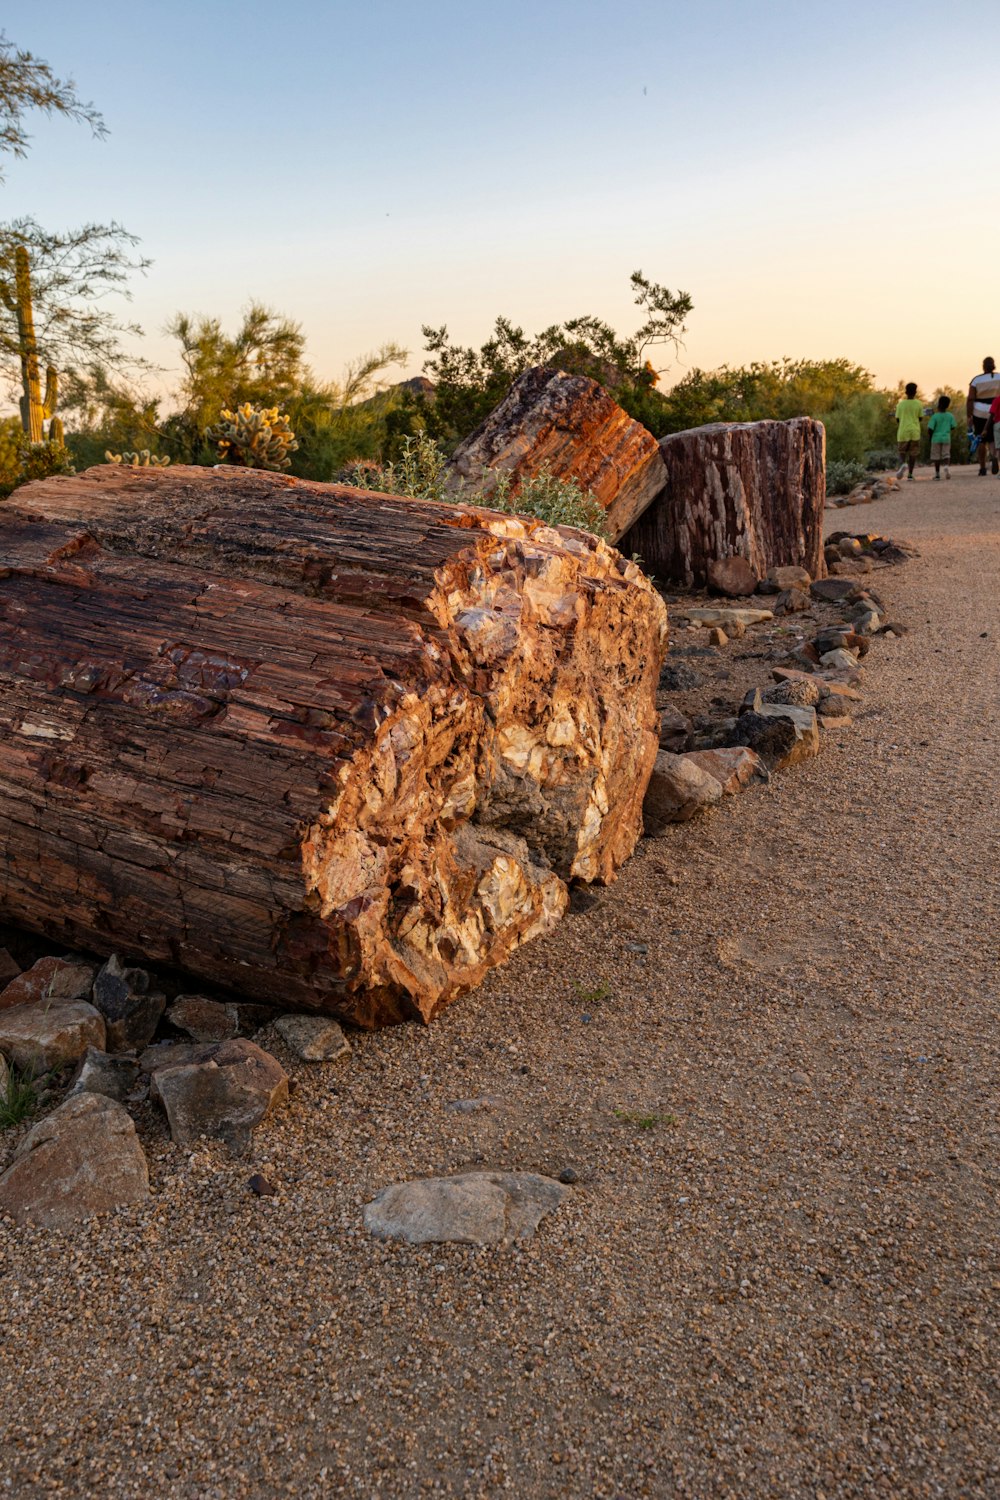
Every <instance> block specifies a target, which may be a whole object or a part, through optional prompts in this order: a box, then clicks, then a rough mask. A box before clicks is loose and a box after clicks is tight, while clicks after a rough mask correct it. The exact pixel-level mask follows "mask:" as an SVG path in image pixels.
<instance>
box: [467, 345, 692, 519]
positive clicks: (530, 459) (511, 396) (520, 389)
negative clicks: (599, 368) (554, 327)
mask: <svg viewBox="0 0 1000 1500" xmlns="http://www.w3.org/2000/svg"><path fill="white" fill-rule="evenodd" d="M543 469H546V470H548V472H549V473H550V474H552V475H553V477H554V478H556V479H573V480H576V482H577V483H578V484H579V485H580V486H581V488H582V489H585V490H589V491H590V493H591V494H592V495H593V497H594V499H595V500H596V501H597V502H598V503H599V504H600V505H601V506H603V508H604V511H605V513H606V516H607V520H606V523H605V524H606V527H607V534H608V536H609V537H611V539H612V541H617V539H618V538H619V537H620V536H622V534H623V533H624V532H625V531H627V530H628V528H629V527H630V526H631V525H632V522H633V521H634V520H635V518H636V517H637V516H638V515H641V513H642V512H643V511H644V510H645V508H646V506H647V505H649V504H650V503H651V502H652V501H653V500H654V499H655V497H656V496H657V495H658V494H659V493H660V491H661V490H662V488H663V486H664V484H665V482H666V477H667V476H666V472H665V470H664V468H663V463H662V461H661V459H660V454H659V450H658V448H657V443H656V439H655V438H654V437H653V435H652V433H650V432H647V430H646V428H645V427H643V426H642V425H641V423H639V422H635V421H633V420H632V418H631V417H630V416H629V415H628V413H627V412H625V411H623V410H622V408H621V407H620V406H619V405H618V404H617V403H616V402H615V401H614V400H612V398H611V397H610V396H609V395H608V393H607V391H606V390H605V389H604V387H603V386H601V385H598V383H597V381H596V380H589V379H587V377H586V376H584V375H568V374H567V373H566V371H565V370H551V369H548V368H546V367H544V366H539V367H538V368H536V369H533V370H526V371H525V372H524V374H523V375H520V376H518V378H517V380H515V382H514V384H513V385H512V386H511V388H510V391H509V392H508V393H507V395H506V396H505V397H504V399H503V401H501V402H500V405H499V406H498V407H496V408H495V410H494V411H492V412H490V414H489V416H488V417H487V418H486V420H485V422H482V423H481V424H480V425H479V426H478V427H477V428H476V430H475V432H473V433H471V434H470V435H469V437H467V438H466V439H465V441H464V442H463V443H460V444H459V446H458V448H457V449H456V450H455V453H454V454H453V456H452V460H451V468H450V473H449V478H448V484H449V488H450V492H451V493H453V494H455V495H456V496H459V497H460V496H461V495H462V494H469V493H474V492H477V491H478V492H479V493H480V494H483V495H486V496H489V495H491V494H492V493H493V490H494V488H495V486H496V482H497V475H498V474H499V473H500V472H501V471H505V472H507V473H508V474H510V476H511V480H512V483H513V488H514V492H515V494H516V491H517V489H518V487H519V485H520V484H521V483H522V482H523V481H524V480H525V479H532V478H534V477H535V475H537V474H539V473H540V472H541V471H542V470H543Z"/></svg>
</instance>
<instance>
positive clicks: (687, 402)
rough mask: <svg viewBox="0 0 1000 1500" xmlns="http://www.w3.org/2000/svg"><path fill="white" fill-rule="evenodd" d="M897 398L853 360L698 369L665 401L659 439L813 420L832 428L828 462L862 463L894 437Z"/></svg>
mask: <svg viewBox="0 0 1000 1500" xmlns="http://www.w3.org/2000/svg"><path fill="white" fill-rule="evenodd" d="M895 399H896V398H895V396H894V395H893V394H892V393H891V392H889V391H880V390H877V389H876V388H875V383H874V380H873V378H872V376H871V374H870V373H869V372H868V371H867V370H865V369H862V367H861V366H860V365H853V364H851V362H850V361H849V360H846V359H826V360H815V361H814V360H790V359H784V360H773V361H771V363H769V364H762V363H756V364H752V365H746V366H743V367H741V368H739V369H735V370H732V369H730V368H729V367H728V366H726V365H724V366H723V367H722V368H721V369H719V370H707V371H706V370H692V371H691V373H690V374H689V375H686V376H685V377H684V379H683V380H681V381H679V382H678V384H677V385H675V386H674V388H673V390H671V391H668V392H667V393H666V395H665V396H664V397H663V405H662V407H661V408H660V409H659V413H658V415H657V416H656V420H655V421H651V420H650V419H649V418H644V419H643V420H645V421H646V424H647V426H649V427H650V430H651V431H652V432H653V434H654V436H656V437H663V436H665V435H666V434H667V433H670V432H680V431H682V430H683V429H685V428H688V427H700V426H701V425H702V424H703V423H705V422H760V421H763V420H765V419H766V418H774V419H777V420H779V421H786V420H787V419H788V418H789V417H814V418H815V419H816V420H817V421H819V422H822V423H823V425H824V427H825V428H826V450H827V457H828V458H829V459H830V460H832V461H843V462H847V461H853V462H858V463H860V462H863V461H864V458H865V455H866V453H867V452H868V451H869V450H870V449H872V448H880V447H884V446H888V445H889V444H891V443H892V441H893V439H894V438H895V423H894V421H893V417H892V410H893V407H894V406H895Z"/></svg>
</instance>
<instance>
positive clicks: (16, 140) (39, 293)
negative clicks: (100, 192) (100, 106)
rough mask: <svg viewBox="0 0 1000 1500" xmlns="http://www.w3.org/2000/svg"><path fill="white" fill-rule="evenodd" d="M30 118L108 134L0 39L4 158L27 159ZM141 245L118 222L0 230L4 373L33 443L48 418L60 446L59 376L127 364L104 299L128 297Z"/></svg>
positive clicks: (119, 330)
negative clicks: (64, 120)
mask: <svg viewBox="0 0 1000 1500" xmlns="http://www.w3.org/2000/svg"><path fill="white" fill-rule="evenodd" d="M32 110H40V111H41V112H42V113H44V114H62V115H66V116H67V117H68V118H70V119H72V120H77V121H81V122H83V123H85V124H87V125H89V126H90V128H91V130H92V131H93V133H94V135H96V136H98V137H100V136H103V135H105V134H106V128H105V125H104V121H103V119H102V118H101V116H100V115H99V114H98V112H97V111H96V110H95V109H94V107H93V105H91V104H86V103H84V102H83V101H82V100H81V99H80V98H79V96H78V95H77V92H76V87H75V85H74V83H73V81H72V80H71V79H61V78H59V77H58V76H57V75H56V74H55V73H54V72H53V70H52V68H51V67H50V66H49V64H48V63H47V62H44V61H43V60H42V59H40V58H37V57H35V56H34V55H33V54H32V53H30V52H26V51H23V50H22V49H20V48H17V47H15V46H14V44H13V43H12V42H10V41H9V40H8V38H7V37H6V36H5V35H4V34H3V33H0V153H2V152H4V151H6V152H9V153H11V154H12V155H14V156H22V157H23V156H24V155H25V154H26V152H27V146H28V140H29V137H28V133H27V129H26V125H25V117H26V115H28V114H29V113H30V112H31V111H32ZM0 180H2V172H0ZM136 243H137V242H136V240H135V238H134V237H133V236H132V235H130V234H128V233H127V232H126V231H125V230H124V229H123V228H122V227H121V225H120V224H116V223H111V224H85V225H84V226H83V227H82V228H81V229H76V230H70V231H68V232H66V233H53V232H52V231H50V230H47V229H44V228H43V227H42V226H41V225H40V224H38V223H37V222H36V221H35V220H34V219H29V218H22V219H16V220H14V221H12V222H8V223H6V224H0V370H2V371H3V372H4V373H5V374H6V375H7V376H8V378H9V380H10V383H11V385H12V386H13V387H15V388H17V387H18V386H19V387H20V410H21V425H22V428H23V430H24V435H25V439H26V441H27V442H28V443H29V444H37V443H39V442H41V441H42V439H43V438H44V437H45V436H46V434H45V431H44V428H43V423H44V421H45V420H46V419H50V425H49V431H48V434H47V436H48V438H49V441H50V443H53V444H55V446H57V447H58V448H61V446H62V424H61V423H60V421H59V419H58V418H56V417H54V411H55V405H56V400H57V396H58V375H57V371H58V370H59V369H60V368H63V367H65V366H67V365H69V364H72V363H76V362H83V363H89V364H94V363H101V364H108V363H118V364H121V363H124V362H125V356H124V353H123V350H122V346H121V342H120V340H121V337H122V335H124V334H132V333H138V332H139V330H138V329H137V328H136V327H135V325H134V324H130V323H127V322H122V321H121V320H120V319H119V318H118V317H117V316H116V315H115V313H114V312H112V311H111V310H110V309H109V308H108V307H107V306H106V305H105V304H104V298H105V297H106V296H107V294H108V293H109V292H114V291H117V292H124V293H125V294H126V295H127V287H126V285H125V283H126V278H127V276H128V273H129V272H130V271H133V270H136V269H141V268H143V267H144V266H145V265H146V264H148V263H147V262H145V261H143V260H141V259H137V258H135V257H134V256H133V255H132V251H133V249H134V246H135V245H136ZM43 362H44V364H45V366H46V380H45V390H44V394H43V391H42V384H41V374H40V371H41V366H42V363H43Z"/></svg>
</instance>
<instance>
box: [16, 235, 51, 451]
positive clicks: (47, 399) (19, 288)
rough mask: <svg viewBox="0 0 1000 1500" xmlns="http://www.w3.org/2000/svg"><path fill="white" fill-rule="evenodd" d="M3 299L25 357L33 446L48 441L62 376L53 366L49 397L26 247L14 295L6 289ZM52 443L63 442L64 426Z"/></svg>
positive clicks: (26, 415)
mask: <svg viewBox="0 0 1000 1500" xmlns="http://www.w3.org/2000/svg"><path fill="white" fill-rule="evenodd" d="M2 296H3V300H4V302H5V303H6V304H7V306H8V308H9V309H10V311H11V312H12V313H14V315H15V317H16V318H17V343H18V350H19V353H20V356H21V384H22V386H23V388H24V395H23V396H22V397H21V401H20V407H21V426H22V428H23V429H24V434H25V436H26V438H27V439H28V442H29V443H41V442H43V441H44V437H45V434H44V431H43V425H42V424H43V423H44V421H45V419H46V417H51V416H52V414H53V412H54V411H55V409H56V402H57V400H58V398H59V376H58V374H57V373H56V371H55V369H54V368H53V366H52V365H49V367H48V369H47V370H46V372H45V395H44V397H43V396H42V382H41V377H40V375H39V371H38V341H37V339H36V338H35V313H34V308H33V306H32V301H31V262H30V261H29V259H28V252H27V250H26V249H25V247H24V246H23V245H18V247H17V249H16V250H15V251H14V296H13V297H11V295H10V292H9V291H6V290H4V291H3V292H2ZM49 439H50V441H52V442H62V423H61V422H59V424H58V426H57V428H56V431H55V432H51V431H50V433H49Z"/></svg>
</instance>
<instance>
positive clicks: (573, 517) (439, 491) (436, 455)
mask: <svg viewBox="0 0 1000 1500" xmlns="http://www.w3.org/2000/svg"><path fill="white" fill-rule="evenodd" d="M447 473H448V460H447V458H446V457H445V455H444V453H443V452H442V451H441V449H440V448H439V447H438V445H437V443H435V442H434V440H433V438H431V437H430V436H429V435H428V434H427V433H425V432H421V433H418V434H416V436H413V437H404V438H403V439H402V441H401V444H400V454H399V457H398V458H397V459H393V460H391V461H390V462H389V463H385V464H377V463H363V464H355V465H354V466H353V467H352V468H351V469H349V470H348V471H347V474H346V475H345V478H346V481H347V483H348V484H356V485H358V486H359V488H361V489H367V490H378V491H381V493H382V494H386V495H405V496H406V497H407V498H409V499H411V500H437V501H442V502H448V503H455V504H460V505H481V506H483V507H484V508H485V509H487V510H499V511H502V512H503V513H504V514H505V515H512V516H534V517H535V518H536V519H537V520H539V521H544V522H545V523H546V525H548V526H578V527H580V528H581V530H583V531H590V532H593V534H594V535H595V536H600V537H605V538H606V537H607V529H606V528H607V517H606V515H605V513H604V509H603V507H602V506H601V505H600V504H599V503H598V501H596V500H595V499H594V497H593V495H592V494H590V492H589V491H588V490H584V489H582V488H581V487H580V485H578V484H577V483H576V481H575V480H572V479H556V478H555V476H554V475H552V474H550V473H549V471H548V470H547V469H543V470H542V471H541V472H540V473H538V474H536V475H535V476H534V478H532V479H526V480H524V482H523V483H522V484H521V486H520V488H519V489H517V490H515V489H514V486H513V481H512V479H511V476H510V475H509V474H507V473H505V472H504V471H503V470H500V471H499V472H498V473H497V483H496V488H495V489H494V490H493V491H492V492H491V493H490V494H484V493H482V492H481V491H480V492H479V493H476V494H468V493H466V494H462V495H450V494H446V493H445V480H446V478H447Z"/></svg>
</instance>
